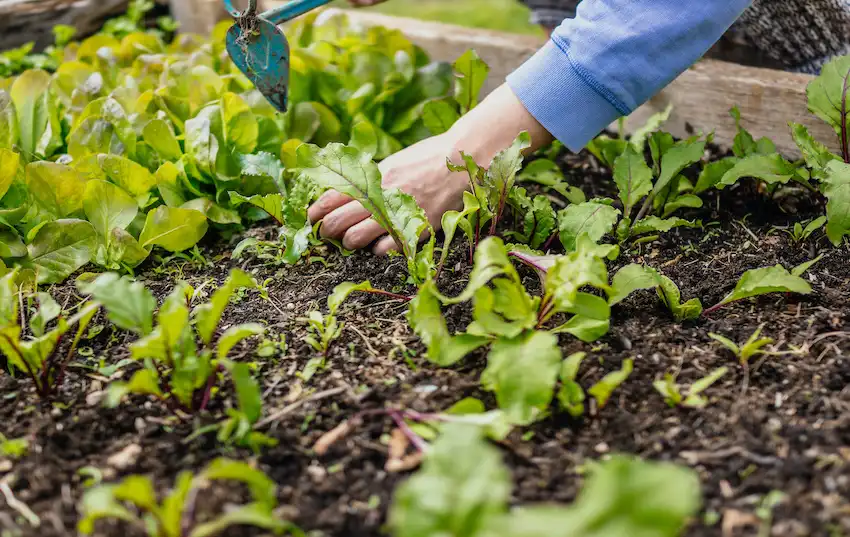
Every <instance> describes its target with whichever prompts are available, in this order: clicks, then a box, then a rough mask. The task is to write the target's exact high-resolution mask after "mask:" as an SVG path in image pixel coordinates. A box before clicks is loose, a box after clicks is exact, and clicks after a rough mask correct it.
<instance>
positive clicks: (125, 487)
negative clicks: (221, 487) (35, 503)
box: [77, 459, 302, 537]
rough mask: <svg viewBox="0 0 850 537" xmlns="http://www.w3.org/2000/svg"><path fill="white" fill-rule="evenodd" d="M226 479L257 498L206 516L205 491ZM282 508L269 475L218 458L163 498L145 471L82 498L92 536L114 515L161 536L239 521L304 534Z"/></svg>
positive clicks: (83, 527) (83, 520)
mask: <svg viewBox="0 0 850 537" xmlns="http://www.w3.org/2000/svg"><path fill="white" fill-rule="evenodd" d="M222 481H225V482H228V483H231V484H232V483H238V484H242V485H244V486H245V487H246V488H247V489H248V491H249V493H250V496H251V501H250V502H249V503H246V504H243V505H240V506H237V507H234V508H233V509H231V510H228V511H227V512H226V513H223V514H221V515H219V516H217V517H215V518H212V519H210V520H205V521H203V522H202V521H200V520H199V519H198V518H199V517H198V513H197V509H196V503H197V500H198V497H199V495H200V494H202V493H203V492H204V490H205V489H208V488H209V487H210V486H211V484H213V483H218V482H222ZM276 507H277V487H276V485H275V484H274V482H273V481H272V480H271V479H269V477H268V476H266V474H264V473H263V472H261V471H260V470H257V469H255V468H252V467H251V466H249V465H248V464H245V463H243V462H237V461H231V460H228V459H217V460H214V461H213V462H212V463H210V464H209V466H207V467H206V469H204V471H203V472H201V473H200V474H198V475H192V473H191V472H183V473H181V474H180V475H179V476H178V477H177V481H176V483H175V485H174V488H173V489H172V490H171V491H170V492H169V493H168V494H167V495H166V496H165V497H163V498H162V500H158V499H157V494H156V491H155V489H154V483H153V481H152V480H151V479H150V478H149V477H145V476H141V475H131V476H129V477H127V478H125V479H124V480H123V481H121V482H120V483H117V484H107V485H98V486H95V487H93V488H90V489H88V490H87V491H86V492H85V494H84V495H83V499H82V501H81V502H80V515H81V516H80V521H79V523H78V525H77V529H78V531H79V532H80V533H81V534H83V535H91V534H93V533H94V531H95V528H96V524H97V522H98V521H101V520H109V519H111V520H113V521H121V522H124V523H127V524H130V525H132V526H136V527H138V528H140V529H142V530H143V531H145V532H146V533H148V534H149V535H156V536H158V537H212V536H214V535H220V534H222V533H223V532H225V531H226V530H227V529H228V528H231V527H233V526H254V527H257V528H261V529H264V530H266V531H270V532H272V533H274V534H275V535H282V534H284V533H288V534H291V535H302V533H301V532H300V531H299V530H298V529H297V528H296V527H295V526H293V525H292V524H290V523H288V522H285V521H283V520H281V519H280V518H278V516H277V515H275V513H274V510H275V508H276Z"/></svg>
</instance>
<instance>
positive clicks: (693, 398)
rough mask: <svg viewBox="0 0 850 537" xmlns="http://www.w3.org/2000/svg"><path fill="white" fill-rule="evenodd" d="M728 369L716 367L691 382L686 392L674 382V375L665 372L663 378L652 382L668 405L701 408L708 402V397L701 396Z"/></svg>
mask: <svg viewBox="0 0 850 537" xmlns="http://www.w3.org/2000/svg"><path fill="white" fill-rule="evenodd" d="M727 371H728V369H727V368H725V367H718V368H717V369H715V370H714V371H712V372H711V373H709V374H708V375H706V376H705V377H703V378H701V379H699V380H698V381H696V382H694V383H693V384H691V386H690V387H688V390H687V392H685V393H684V394H683V393H682V388H681V387H680V386H679V385H678V384H677V383H676V377H675V375H671V374H670V373H667V374H665V375H664V379H663V380H656V381H655V382H654V383H653V387H654V388H655V390H656V391H657V392H658V393H660V394H661V395H662V396H663V397H664V402H665V403H667V404H668V405H670V407H671V408H672V407H676V406H683V407H687V408H703V407H705V405H707V404H708V399H706V398H705V397H703V396H702V392H704V391H705V390H707V389H708V388H709V387H710V386H711V385H712V384H714V383H715V382H717V381H718V380H720V378H721V377H723V375H725V374H726V372H727Z"/></svg>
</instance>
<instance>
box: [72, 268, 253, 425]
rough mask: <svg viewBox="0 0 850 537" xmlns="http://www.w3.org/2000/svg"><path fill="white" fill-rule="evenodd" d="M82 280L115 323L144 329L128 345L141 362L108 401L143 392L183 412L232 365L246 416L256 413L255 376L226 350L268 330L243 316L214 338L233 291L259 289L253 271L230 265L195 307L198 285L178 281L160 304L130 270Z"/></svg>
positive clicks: (199, 403)
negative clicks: (207, 298) (217, 284)
mask: <svg viewBox="0 0 850 537" xmlns="http://www.w3.org/2000/svg"><path fill="white" fill-rule="evenodd" d="M81 287H82V289H81V290H82V291H83V292H84V293H86V294H90V295H92V296H93V297H94V298H95V299H96V300H98V302H100V303H102V304H103V305H104V307H105V308H106V311H107V315H108V317H109V319H110V320H111V321H112V322H113V323H114V324H115V325H116V326H118V327H119V328H122V329H125V330H129V331H131V332H134V333H136V334H137V335H138V336H139V339H138V340H136V341H135V342H133V343H132V344H130V354H131V357H132V358H133V359H134V360H136V361H139V362H140V363H142V364H143V366H142V369H140V370H138V371H136V372H135V373H134V374H133V376H132V377H131V378H130V380H129V381H126V382H123V381H119V382H113V383H112V384H110V385H109V388H108V392H107V398H106V404H107V405H109V406H115V405H118V404H119V403H120V402H121V400H122V399H123V398H124V397H125V396H127V395H129V394H138V395H148V396H153V397H155V398H158V399H161V400H163V401H166V402H167V403H169V404H170V405H171V406H172V407H176V408H177V409H179V410H181V411H184V412H190V413H191V412H196V411H200V410H204V409H205V407H206V405H207V404H208V403H209V399H210V397H211V396H212V390H213V387H214V386H215V385H216V384H217V382H218V375H219V373H221V372H224V371H230V373H231V375H232V376H233V378H234V381H235V384H236V391H237V398H238V400H239V402H240V404H241V405H242V408H241V410H240V412H241V413H242V416H244V417H245V418H246V419H245V421H246V422H247V423H249V424H253V423H254V422H256V421H257V420H258V419H259V407H258V405H259V402H258V400H257V397H256V393H257V392H256V391H254V390H256V386H255V385H256V381H254V380H253V379H252V378H251V376H250V374H248V375H246V374H245V370H244V369H243V368H241V367H240V365H239V364H233V363H231V361H230V360H228V356H229V355H230V353H231V351H232V350H233V348H234V347H236V345H238V344H239V343H240V342H242V341H243V340H244V339H246V338H249V337H251V336H257V335H261V334H263V333H264V332H265V328H264V327H263V326H262V325H260V324H258V323H245V324H240V325H235V326H231V327H229V328H227V329H226V330H224V332H222V333H221V334H220V335H219V336H218V338H217V340H216V337H215V336H216V334H217V332H218V331H219V323H220V321H221V317H222V315H223V313H224V310H225V309H226V308H227V305H228V304H229V303H230V299H231V297H232V296H233V295H234V293H235V292H236V291H237V290H239V289H246V288H247V289H255V288H257V283H256V281H255V280H254V279H253V278H252V277H251V276H249V275H248V274H246V273H244V272H242V271H240V270H233V271H232V272H231V273H230V276H229V277H228V278H227V279H226V280H225V282H224V284H223V285H222V286H221V287H219V288H218V289H217V290H216V291H215V292H214V293H213V294H212V297H211V298H210V301H209V302H205V303H202V304H199V305H197V306H194V307H192V304H191V302H192V297H193V295H194V289H193V288H192V287H191V286H189V285H188V284H186V283H182V282H181V283H178V284H177V285H176V286H175V288H174V290H173V291H172V292H171V294H169V295H168V296H167V297H166V298H165V300H164V301H163V303H162V305H161V306H160V308H159V310H158V311H156V300H155V299H154V297H153V295H152V294H151V292H150V291H149V290H148V289H147V288H145V287H144V286H143V285H142V284H140V283H138V282H132V281H131V280H130V279H129V278H128V277H127V276H123V277H120V276H118V275H117V274H115V273H106V274H103V275H101V276H99V277H97V278H96V279H95V280H94V281H92V282H90V283H84V284H82V286H81ZM214 340H216V341H215V343H214ZM252 384H253V386H252ZM226 436H228V437H229V436H230V435H226ZM242 436H244V435H242Z"/></svg>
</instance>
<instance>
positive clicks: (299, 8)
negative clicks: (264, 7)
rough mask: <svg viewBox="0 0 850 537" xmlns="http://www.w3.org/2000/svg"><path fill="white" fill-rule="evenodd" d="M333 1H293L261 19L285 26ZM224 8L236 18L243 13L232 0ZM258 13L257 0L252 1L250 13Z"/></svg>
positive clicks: (227, 0) (272, 10) (267, 13)
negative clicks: (286, 23) (234, 5)
mask: <svg viewBox="0 0 850 537" xmlns="http://www.w3.org/2000/svg"><path fill="white" fill-rule="evenodd" d="M330 2H331V0H293V1H292V2H289V3H288V4H286V5H283V6H280V7H279V8H277V9H270V10H268V11H266V12H265V13H261V14H260V17H262V18H264V19H266V20H267V21H269V22H270V23H272V24H275V25H277V24H283V23H284V22H288V21H291V20H292V19H294V18H296V17H300V16H301V15H303V14H305V13H308V12H310V11H313V10H314V9H316V8H320V7H322V6H324V5H326V4H329V3H330ZM224 7H225V8H227V11H229V12H230V14H231V15H233V16H234V17H237V16H239V15H240V14H241V13H242V12H241V11H239V10H238V9H236V8H234V7H233V4H232V3H231V0H224ZM256 11H257V0H251V1H250V4H249V7H248V12H249V13H256Z"/></svg>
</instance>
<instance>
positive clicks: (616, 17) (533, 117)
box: [309, 0, 750, 254]
mask: <svg viewBox="0 0 850 537" xmlns="http://www.w3.org/2000/svg"><path fill="white" fill-rule="evenodd" d="M355 1H357V0H355ZM359 1H362V2H369V1H371V0H359ZM749 4H750V0H584V1H583V2H582V4H581V5H580V6H579V10H578V14H577V17H576V18H575V19H571V20H567V21H565V22H564V23H563V24H562V25H561V26H560V27H558V28H557V29H556V30H555V32H554V33H553V35H552V39H550V41H549V42H548V43H547V44H546V45H545V46H544V47H543V48H542V49H541V50H540V51H539V52H538V53H537V54H536V55H535V56H534V57H533V58H531V59H530V60H529V61H528V62H527V63H525V64H524V65H523V66H522V67H520V68H519V69H517V70H516V71H515V72H514V73H513V74H511V75H510V76H509V77H508V80H507V84H505V85H503V86H502V87H500V88H499V89H498V90H497V91H495V92H494V93H493V94H491V95H490V96H488V97H487V98H486V99H485V100H484V101H483V102H482V103H481V104H480V105H479V106H478V107H476V108H475V109H474V110H472V111H471V112H470V113H469V114H467V115H466V116H464V117H463V118H461V119H460V121H458V122H457V123H456V124H455V125H454V126H453V127H452V128H451V129H450V130H449V131H448V132H447V133H445V134H442V135H439V136H435V137H433V138H430V139H428V140H425V141H423V142H420V143H419V144H416V145H414V146H411V147H409V148H407V149H405V150H403V151H400V152H399V153H396V154H395V155H392V156H391V157H389V158H388V159H386V160H384V161H383V162H382V163H381V165H380V167H381V172H382V173H383V177H384V185H385V186H386V187H398V188H401V189H402V190H404V191H405V192H407V193H409V194H411V195H413V197H414V198H416V200H417V202H418V203H419V204H420V205H421V206H422V208H423V209H424V210H425V212H426V214H427V215H428V217H429V219H430V221H431V223H432V224H433V225H434V227H435V228H438V227H439V224H440V220H441V218H442V215H443V213H445V212H446V211H449V210H452V209H457V208H459V207H460V205H461V199H462V195H463V191H464V190H465V189H466V186H467V182H468V178H467V177H466V175H465V174H460V173H452V172H450V171H448V170H447V169H446V165H445V160H446V158H450V159H452V160H458V158H459V151H461V150H462V151H464V152H466V153H469V154H471V155H472V156H473V157H474V158H475V160H476V161H477V162H479V163H481V164H487V163H489V162H490V160H491V159H492V158H493V157H494V156H495V155H496V153H498V152H499V151H500V150H502V149H504V148H505V147H507V146H508V145H510V143H511V142H512V141H513V139H514V138H516V136H517V135H518V134H519V133H520V132H522V131H524V130H525V131H528V132H529V134H531V138H532V145H533V147H532V149H535V148H539V147H542V146H544V145H546V144H547V143H549V142H550V141H551V140H552V138H553V136H554V137H555V138H558V139H559V140H561V141H562V142H563V143H564V144H565V145H566V146H567V147H569V148H570V149H572V150H573V151H578V150H580V149H581V148H582V147H584V146H585V144H587V142H589V141H590V140H591V139H592V138H593V137H594V136H596V135H597V134H598V133H599V132H601V131H602V130H603V129H604V128H605V127H607V126H608V125H609V124H610V123H612V122H613V121H615V120H616V119H617V118H618V117H620V116H623V115H628V114H629V113H631V112H632V111H633V110H634V109H635V108H637V107H638V106H639V105H640V104H642V103H643V102H645V101H646V100H648V99H649V98H650V97H651V96H652V95H654V94H655V93H657V92H658V91H660V90H661V89H662V88H664V86H666V85H667V84H668V83H669V82H670V81H672V80H673V79H674V78H676V77H677V76H678V75H679V74H680V73H681V72H682V71H684V70H685V69H687V68H688V67H689V66H690V65H692V64H693V63H694V62H695V61H696V60H697V59H699V57H700V56H702V55H703V54H704V53H705V52H706V51H707V50H708V49H709V48H710V47H711V45H712V44H714V43H715V42H716V41H717V40H718V39H719V38H720V37H721V36H722V35H723V33H724V32H725V31H726V29H727V28H728V27H729V26H731V24H732V23H733V22H734V21H735V19H736V18H737V17H738V16H739V15H740V14H741V13H742V12H743V11H744V9H746V7H747V6H748V5H749ZM309 216H310V219H311V220H312V221H313V222H315V221H317V220H319V219H324V223H323V225H322V234H323V235H324V236H325V237H331V238H338V239H342V241H343V244H344V245H345V246H346V248H350V249H355V248H364V247H366V246H368V245H369V244H371V243H372V242H373V241H374V240H375V239H378V238H380V237H382V236H384V235H385V234H386V233H385V232H384V230H383V229H381V227H380V226H379V225H378V224H377V222H375V221H374V220H373V219H370V218H369V216H370V215H369V212H368V211H366V210H365V209H364V208H363V207H362V206H361V205H360V204H359V203H356V202H353V201H352V200H351V199H350V198H347V197H345V196H343V195H341V194H339V193H337V192H326V193H325V194H324V195H323V196H322V197H321V198H320V199H319V200H318V201H317V202H316V203H315V204H314V205H313V206H312V207H310V211H309ZM393 246H394V244H393V241H392V239H391V238H390V237H383V238H382V239H381V240H380V241H378V243H377V245H376V246H375V252H376V253H379V254H381V253H385V252H386V251H387V250H389V249H391V248H392V247H393Z"/></svg>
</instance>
